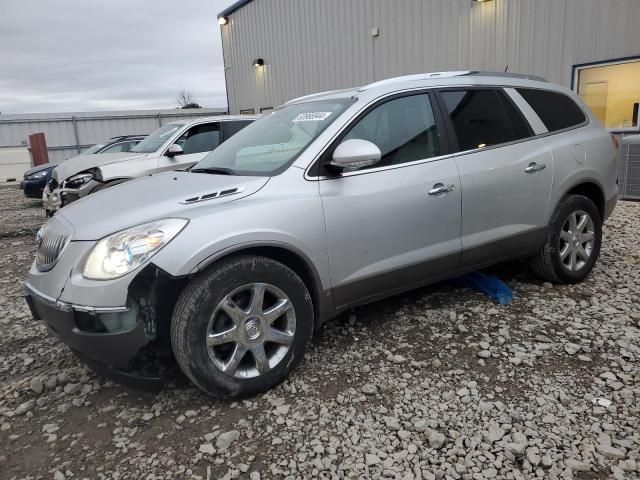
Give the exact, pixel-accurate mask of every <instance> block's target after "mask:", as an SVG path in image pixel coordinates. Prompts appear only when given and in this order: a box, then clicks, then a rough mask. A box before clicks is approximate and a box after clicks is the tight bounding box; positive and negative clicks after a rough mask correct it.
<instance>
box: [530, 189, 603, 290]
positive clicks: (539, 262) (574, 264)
mask: <svg viewBox="0 0 640 480" xmlns="http://www.w3.org/2000/svg"><path fill="white" fill-rule="evenodd" d="M585 214H586V215H587V216H588V219H587V220H585V222H586V223H585V227H584V231H583V232H581V231H580V230H581V228H580V220H582V219H583V218H584V215H585ZM572 215H573V218H574V219H575V223H574V224H573V225H574V227H573V229H572V224H571V216H572ZM574 234H575V235H574ZM590 237H591V238H592V240H591V241H585V242H583V240H586V239H588V238H590ZM578 243H579V244H580V245H581V247H582V251H581V252H578V251H577V250H579V247H578V246H577V244H578ZM601 244H602V218H601V217H600V212H598V209H597V208H596V206H595V204H594V203H593V202H592V201H591V200H590V199H588V198H587V197H583V196H581V195H569V196H567V197H565V198H564V199H563V200H562V202H561V203H560V204H559V205H558V207H557V208H556V210H555V212H554V213H553V216H552V218H551V222H550V223H549V230H548V232H547V236H546V238H545V242H544V245H543V246H542V248H541V249H540V252H538V254H537V255H536V256H535V257H534V258H533V259H532V260H531V268H532V270H533V272H534V273H535V274H536V276H538V277H539V278H541V279H542V280H547V281H550V282H554V283H561V284H562V283H563V284H570V283H578V282H581V281H582V280H584V279H585V278H586V277H587V275H589V273H590V272H591V270H592V269H593V266H594V265H595V263H596V261H597V259H598V256H599V255H600V246H601ZM574 253H575V261H574V257H573V256H574ZM585 254H588V257H587V258H586V259H585V257H584V255H585Z"/></svg>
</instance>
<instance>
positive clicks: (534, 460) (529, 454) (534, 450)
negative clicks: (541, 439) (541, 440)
mask: <svg viewBox="0 0 640 480" xmlns="http://www.w3.org/2000/svg"><path fill="white" fill-rule="evenodd" d="M525 457H526V458H527V460H528V461H529V463H530V464H531V465H533V466H534V467H537V466H538V465H539V464H540V450H538V447H529V448H527V451H526V452H525Z"/></svg>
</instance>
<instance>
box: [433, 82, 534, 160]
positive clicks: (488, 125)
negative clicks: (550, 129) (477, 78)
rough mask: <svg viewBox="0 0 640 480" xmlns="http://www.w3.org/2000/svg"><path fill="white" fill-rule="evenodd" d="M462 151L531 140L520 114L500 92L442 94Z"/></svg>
mask: <svg viewBox="0 0 640 480" xmlns="http://www.w3.org/2000/svg"><path fill="white" fill-rule="evenodd" d="M440 95H441V96H442V99H443V101H444V105H445V109H446V113H447V114H448V115H449V118H450V119H451V123H452V125H453V129H454V131H455V134H456V137H457V139H458V147H459V149H460V150H461V151H464V150H474V149H476V148H485V147H490V146H493V145H499V144H501V143H508V142H513V141H515V140H520V139H522V138H527V137H529V136H531V130H530V128H529V125H528V124H527V123H526V121H525V120H524V118H523V117H522V115H521V113H520V111H519V110H517V109H516V107H515V106H514V105H513V104H512V103H511V102H510V101H509V99H508V98H506V96H505V94H504V93H503V92H502V91H498V90H480V89H469V90H445V91H442V92H440Z"/></svg>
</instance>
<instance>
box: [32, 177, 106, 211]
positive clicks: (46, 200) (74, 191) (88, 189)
mask: <svg viewBox="0 0 640 480" xmlns="http://www.w3.org/2000/svg"><path fill="white" fill-rule="evenodd" d="M100 185H102V183H100V182H99V181H97V180H95V179H92V180H89V181H88V182H87V183H85V184H84V185H82V186H81V187H80V188H64V187H62V186H60V187H57V188H55V189H53V190H52V189H51V186H50V185H47V186H45V187H44V190H43V191H42V206H43V207H44V209H45V210H46V211H47V212H48V213H54V212H56V211H58V210H60V209H61V208H62V207H64V206H65V205H69V204H70V203H72V202H75V201H76V200H79V199H81V198H83V197H86V196H87V195H89V194H90V193H92V192H93V191H94V190H95V189H96V187H98V186H100Z"/></svg>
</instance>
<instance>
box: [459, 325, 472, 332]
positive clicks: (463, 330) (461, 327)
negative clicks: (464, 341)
mask: <svg viewBox="0 0 640 480" xmlns="http://www.w3.org/2000/svg"><path fill="white" fill-rule="evenodd" d="M458 332H460V333H468V332H469V329H468V328H467V327H465V326H464V324H462V323H459V324H458Z"/></svg>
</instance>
